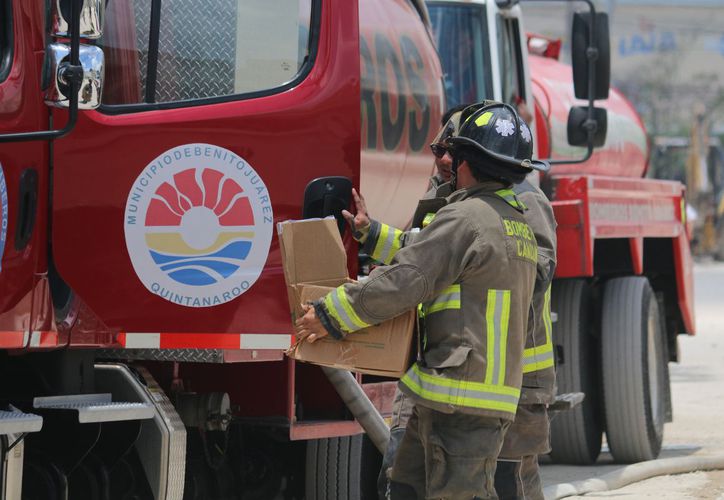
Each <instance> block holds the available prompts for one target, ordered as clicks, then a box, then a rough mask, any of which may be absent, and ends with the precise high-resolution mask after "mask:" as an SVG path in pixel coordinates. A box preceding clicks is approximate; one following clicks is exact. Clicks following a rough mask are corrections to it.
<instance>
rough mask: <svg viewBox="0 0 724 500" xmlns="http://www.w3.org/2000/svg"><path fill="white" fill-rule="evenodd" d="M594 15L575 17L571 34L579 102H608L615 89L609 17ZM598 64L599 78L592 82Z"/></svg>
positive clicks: (575, 87) (575, 15)
mask: <svg viewBox="0 0 724 500" xmlns="http://www.w3.org/2000/svg"><path fill="white" fill-rule="evenodd" d="M591 19H592V17H591V13H590V12H586V13H576V14H574V16H573V30H572V33H571V61H572V65H573V87H574V89H575V93H576V98H577V99H586V100H588V99H592V100H598V99H608V89H609V87H610V86H611V41H610V35H609V31H608V14H606V13H600V12H598V13H596V14H595V16H594V17H593V19H594V20H595V23H592V22H591ZM591 64H593V65H594V70H595V77H594V81H591V72H590V69H591V68H590V65H591Z"/></svg>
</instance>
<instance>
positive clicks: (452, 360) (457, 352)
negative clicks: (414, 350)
mask: <svg viewBox="0 0 724 500" xmlns="http://www.w3.org/2000/svg"><path fill="white" fill-rule="evenodd" d="M472 349H473V348H472V347H470V346H467V345H453V346H451V345H445V344H440V345H437V346H435V347H432V348H430V349H429V350H427V351H425V354H424V357H425V365H426V366H427V367H429V368H452V367H455V366H460V365H462V364H463V363H465V361H466V360H467V359H468V355H469V354H470V351H471V350H472Z"/></svg>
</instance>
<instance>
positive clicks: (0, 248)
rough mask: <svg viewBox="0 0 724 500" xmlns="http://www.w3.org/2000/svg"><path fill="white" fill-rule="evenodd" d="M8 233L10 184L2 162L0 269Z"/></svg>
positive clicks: (0, 170) (0, 171)
mask: <svg viewBox="0 0 724 500" xmlns="http://www.w3.org/2000/svg"><path fill="white" fill-rule="evenodd" d="M7 235H8V186H7V184H6V183H5V172H3V166H2V165H1V164H0V271H1V270H2V260H3V255H5V239H6V237H7Z"/></svg>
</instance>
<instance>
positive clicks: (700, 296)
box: [542, 262, 724, 500]
mask: <svg viewBox="0 0 724 500" xmlns="http://www.w3.org/2000/svg"><path fill="white" fill-rule="evenodd" d="M694 279H695V290H696V291H695V300H696V325H697V334H696V335H695V336H693V337H684V336H680V337H679V344H680V349H681V351H680V352H681V362H680V363H678V364H675V363H671V364H670V365H669V370H670V373H671V383H672V397H673V405H674V421H673V422H672V423H670V424H666V428H665V430H664V450H663V452H662V454H661V458H668V457H675V456H689V455H711V454H721V453H724V264H723V263H714V262H702V263H698V264H697V265H696V267H695V278H694ZM619 467H620V466H618V465H616V464H613V461H612V459H611V456H610V455H609V454H608V453H602V455H601V457H600V458H599V461H598V463H597V464H596V465H594V466H590V467H574V466H561V465H544V466H543V467H542V476H543V481H544V484H545V485H546V486H547V485H550V484H556V483H562V482H572V481H580V480H583V479H588V478H592V477H597V476H601V475H603V474H606V473H608V472H611V471H613V470H616V469H617V468H619ZM609 497H616V498H630V499H634V498H665V499H674V498H682V499H686V498H695V499H716V500H724V472H695V473H692V474H683V475H679V476H663V477H658V478H652V479H649V480H647V481H643V482H641V483H636V484H633V485H630V486H628V487H626V488H622V489H620V490H616V491H613V492H608V493H605V494H604V493H596V494H590V495H586V496H585V497H570V498H585V499H591V498H609Z"/></svg>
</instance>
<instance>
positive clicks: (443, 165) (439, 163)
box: [435, 151, 452, 182]
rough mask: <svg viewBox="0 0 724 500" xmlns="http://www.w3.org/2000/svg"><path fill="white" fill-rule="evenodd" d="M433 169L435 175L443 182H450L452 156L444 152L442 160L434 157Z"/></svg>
mask: <svg viewBox="0 0 724 500" xmlns="http://www.w3.org/2000/svg"><path fill="white" fill-rule="evenodd" d="M435 168H437V175H438V176H439V177H440V178H441V179H442V180H443V181H444V182H450V179H452V156H450V153H449V152H447V151H446V152H445V154H444V155H443V156H442V158H438V157H437V156H436V157H435Z"/></svg>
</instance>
